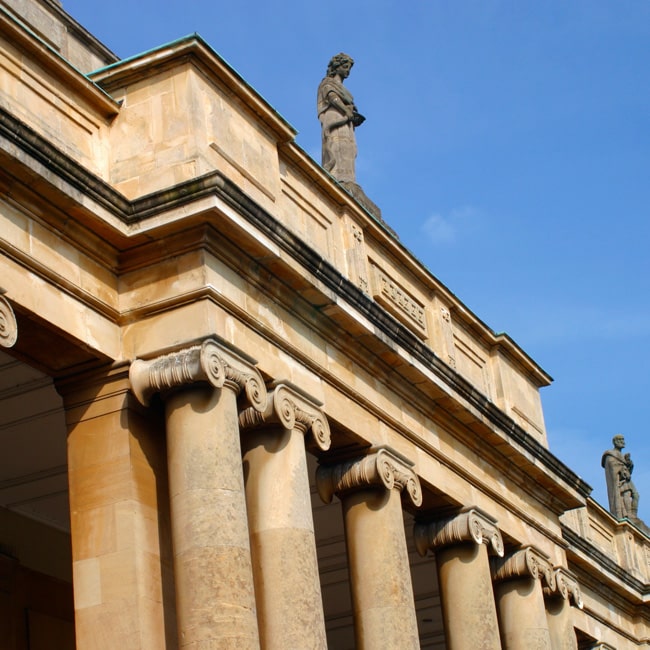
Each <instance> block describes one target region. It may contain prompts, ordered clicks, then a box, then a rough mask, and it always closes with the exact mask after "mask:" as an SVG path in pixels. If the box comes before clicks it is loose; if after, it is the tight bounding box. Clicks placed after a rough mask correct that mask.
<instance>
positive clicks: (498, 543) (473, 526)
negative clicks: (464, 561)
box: [413, 508, 504, 557]
mask: <svg viewBox="0 0 650 650" xmlns="http://www.w3.org/2000/svg"><path fill="white" fill-rule="evenodd" d="M413 535H414V538H415V547H416V549H417V551H418V553H419V554H420V555H421V556H425V555H426V554H427V552H428V551H429V550H432V551H433V550H435V549H437V548H443V547H445V546H452V545H454V544H459V543H463V542H475V543H476V544H485V545H486V546H488V548H489V550H490V551H491V552H492V553H493V554H495V555H498V556H499V557H503V552H504V550H503V538H502V537H501V533H500V531H499V529H498V527H497V522H496V520H495V519H493V518H492V517H490V516H489V515H488V514H486V513H484V512H483V511H481V510H479V509H478V508H469V509H467V510H465V511H463V512H460V513H458V514H457V515H454V516H453V517H448V518H445V519H441V520H438V521H432V522H428V523H416V524H415V527H414V529H413Z"/></svg>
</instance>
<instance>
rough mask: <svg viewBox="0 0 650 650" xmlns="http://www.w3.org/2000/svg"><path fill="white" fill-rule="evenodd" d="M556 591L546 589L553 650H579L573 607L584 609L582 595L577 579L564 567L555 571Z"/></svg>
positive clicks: (547, 616) (547, 615)
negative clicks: (572, 612) (572, 613)
mask: <svg viewBox="0 0 650 650" xmlns="http://www.w3.org/2000/svg"><path fill="white" fill-rule="evenodd" d="M553 577H554V582H555V589H550V588H548V587H546V588H545V589H544V595H545V596H546V618H547V621H548V629H549V632H550V635H551V645H552V646H553V650H578V639H577V637H576V632H575V629H574V627H573V617H572V615H571V605H572V604H573V605H575V606H576V607H577V608H578V609H582V594H581V593H580V586H579V585H578V582H577V580H576V579H575V577H574V576H573V575H572V574H571V573H569V572H568V571H567V570H566V569H564V568H562V567H556V568H555V570H554V575H553Z"/></svg>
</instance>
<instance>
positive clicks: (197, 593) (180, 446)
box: [130, 340, 266, 650]
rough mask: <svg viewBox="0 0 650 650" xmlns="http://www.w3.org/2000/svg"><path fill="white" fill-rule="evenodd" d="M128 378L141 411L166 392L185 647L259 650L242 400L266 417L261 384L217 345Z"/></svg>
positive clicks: (160, 361) (147, 364)
mask: <svg viewBox="0 0 650 650" xmlns="http://www.w3.org/2000/svg"><path fill="white" fill-rule="evenodd" d="M130 378H131V384H132V387H133V391H134V393H135V394H136V396H137V397H138V399H140V401H141V402H143V403H145V404H146V403H147V402H148V400H149V398H150V397H151V396H152V394H153V393H155V392H157V391H163V392H164V395H163V397H164V400H165V414H166V425H167V465H168V472H169V492H170V508H171V518H172V522H171V523H172V526H171V527H172V541H173V547H174V571H175V581H176V606H177V613H178V616H177V618H178V634H179V647H180V648H182V649H185V650H190V649H197V650H198V649H199V648H200V649H204V648H208V647H209V648H215V649H216V648H234V647H237V648H240V649H242V650H243V649H247V648H259V637H258V630H257V617H256V613H255V595H254V586H253V575H252V570H251V558H250V543H249V535H248V522H247V517H246V499H245V495H244V477H243V471H242V464H241V447H240V442H239V422H238V407H237V397H238V395H239V393H240V391H242V390H243V391H244V392H245V396H246V399H247V401H248V403H250V404H251V405H252V406H253V407H254V408H257V409H259V410H263V409H264V408H265V407H266V389H265V388H264V383H263V381H262V378H261V376H260V374H259V372H258V371H257V370H256V369H255V368H254V367H253V366H252V364H251V363H250V362H248V361H247V360H245V359H243V358H242V357H240V356H238V355H237V354H235V353H233V352H232V351H230V350H228V349H227V348H225V347H223V346H222V345H220V344H218V343H217V342H216V341H214V340H207V341H204V342H203V344H202V345H197V346H194V347H191V348H187V349H185V350H181V351H180V352H177V353H174V354H169V355H165V356H162V357H159V358H157V359H154V360H152V361H135V362H134V363H133V364H132V365H131V372H130Z"/></svg>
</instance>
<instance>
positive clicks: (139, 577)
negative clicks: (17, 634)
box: [0, 365, 177, 650]
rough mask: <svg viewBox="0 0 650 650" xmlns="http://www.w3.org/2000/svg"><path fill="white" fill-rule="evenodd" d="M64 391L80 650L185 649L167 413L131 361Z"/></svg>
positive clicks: (68, 382)
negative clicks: (142, 393) (133, 374)
mask: <svg viewBox="0 0 650 650" xmlns="http://www.w3.org/2000/svg"><path fill="white" fill-rule="evenodd" d="M56 388H57V390H58V391H59V393H60V394H61V396H62V397H63V403H64V406H65V418H66V424H67V427H68V440H67V447H68V482H69V494H70V497H69V498H70V527H71V538H72V573H73V589H74V607H75V628H76V638H77V647H78V648H84V650H105V649H106V648H118V649H120V650H136V649H137V650H145V649H148V650H162V649H165V648H169V649H172V648H174V649H175V648H176V647H177V641H176V639H177V632H176V612H175V605H174V583H173V571H172V568H171V565H172V549H171V541H170V530H169V493H168V489H167V469H166V459H165V437H164V426H165V425H164V419H163V417H162V413H161V412H160V409H159V410H158V411H155V410H153V409H152V410H150V411H149V412H148V411H147V410H145V409H143V408H142V406H141V405H140V404H138V403H137V401H136V400H135V398H134V397H133V394H132V393H131V390H130V384H129V379H128V367H127V366H126V365H124V366H113V367H111V368H109V369H107V370H104V371H94V372H89V373H83V374H80V375H77V376H74V377H68V378H66V379H65V380H58V381H57V382H56ZM0 645H1V644H0Z"/></svg>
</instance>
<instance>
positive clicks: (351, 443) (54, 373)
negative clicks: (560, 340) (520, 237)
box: [0, 0, 650, 650]
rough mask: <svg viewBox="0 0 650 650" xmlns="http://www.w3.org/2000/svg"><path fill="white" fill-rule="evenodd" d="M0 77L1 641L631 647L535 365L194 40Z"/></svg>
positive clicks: (629, 581)
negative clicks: (552, 441) (551, 437)
mask: <svg viewBox="0 0 650 650" xmlns="http://www.w3.org/2000/svg"><path fill="white" fill-rule="evenodd" d="M0 67H1V68H2V74H1V75H0V159H1V162H2V164H1V165H0V290H1V292H2V298H1V301H0V345H1V346H2V350H1V351H0V403H1V404H2V409H0V449H1V450H2V453H1V454H0V644H1V643H4V645H2V646H1V647H2V648H3V650H4V648H5V647H6V648H10V649H12V650H13V649H14V648H15V649H18V648H26V647H29V648H32V649H35V650H38V649H40V648H48V649H49V650H64V649H65V650H67V649H70V648H75V647H76V648H79V649H83V650H91V649H95V648H96V649H100V648H101V649H110V650H113V649H115V648H120V649H122V650H131V649H136V648H137V649H145V648H147V649H149V648H150V649H152V650H161V649H167V650H171V649H177V648H183V649H187V650H190V649H191V650H195V649H196V650H198V649H199V648H200V649H203V648H234V647H237V648H265V649H266V648H268V649H277V650H280V649H284V650H287V649H289V650H293V649H303V648H304V649H307V648H309V649H311V648H314V649H316V648H327V647H329V648H332V649H336V650H339V649H340V650H344V649H346V648H367V649H369V650H378V649H381V648H386V650H389V649H394V648H398V647H399V648H453V649H469V648H491V649H492V648H493V649H497V648H507V649H508V650H511V649H516V650H531V649H532V650H536V649H540V650H541V649H551V648H552V649H565V648H567V649H568V648H571V649H575V648H581V649H582V648H618V649H619V650H632V649H635V650H636V649H639V648H648V647H650V613H649V611H648V598H649V584H650V540H649V539H648V537H647V536H646V535H645V534H643V532H642V531H640V530H639V529H638V528H637V527H635V526H633V525H631V524H630V523H629V522H627V521H618V520H616V519H615V518H614V517H612V516H611V515H610V514H609V513H608V512H606V511H605V510H604V509H603V508H601V507H600V506H599V505H598V504H596V503H595V502H594V501H593V500H591V499H590V497H589V493H590V488H589V486H588V485H586V484H585V483H584V482H583V481H582V480H581V479H580V478H579V477H578V476H576V475H575V474H574V472H572V471H571V469H570V468H568V467H566V466H565V465H564V464H562V463H561V462H560V461H558V460H557V459H556V458H555V457H554V456H553V454H552V453H551V451H550V450H549V449H548V444H547V440H546V434H545V428H544V419H543V413H542V407H541V402H540V397H539V389H540V388H541V387H543V386H545V385H547V384H548V383H549V382H550V377H549V376H548V375H547V374H546V373H545V372H544V371H543V370H542V369H541V368H540V367H539V366H538V365H537V364H536V363H535V362H534V361H533V360H532V359H530V357H528V356H527V355H526V353H525V352H524V351H523V350H521V349H520V348H519V347H518V346H517V345H516V344H515V343H514V342H513V341H512V340H510V339H509V338H508V337H507V336H505V335H496V334H494V333H493V332H492V331H491V330H490V329H489V328H488V327H487V326H486V325H485V324H484V323H483V322H482V321H481V320H480V319H479V318H478V317H477V316H475V315H474V314H472V313H471V312H470V311H469V310H468V309H467V308H466V307H465V306H464V305H463V304H462V303H461V302H460V301H459V300H458V298H457V297H456V296H454V295H453V293H452V292H451V291H449V290H448V289H447V288H446V287H445V286H444V285H442V284H441V283H440V282H439V281H438V280H437V279H436V278H435V277H433V276H432V275H431V274H430V273H429V272H428V271H427V270H426V269H424V268H423V267H422V266H421V265H420V264H419V263H418V262H417V260H415V259H414V258H413V257H412V255H411V254H410V253H409V252H408V251H407V250H405V249H404V247H403V246H402V245H401V244H400V243H399V241H397V240H396V239H395V237H394V236H393V235H392V233H391V232H390V231H388V230H387V229H386V228H385V226H384V224H383V223H382V222H380V221H377V220H376V219H374V218H373V217H372V216H371V215H369V214H368V213H367V212H366V211H365V210H364V209H363V208H361V207H360V206H359V204H358V203H356V202H355V201H354V199H353V198H352V197H351V196H350V195H349V194H348V193H347V192H345V191H344V190H342V189H341V187H339V186H338V185H337V184H336V183H334V182H333V181H332V179H331V178H330V177H329V176H328V175H327V174H326V173H324V171H323V170H322V168H321V167H320V166H319V165H318V164H316V163H315V162H314V161H313V160H311V159H310V158H309V156H307V155H306V154H305V152H303V151H302V150H301V149H300V147H298V146H297V145H296V144H295V142H294V136H295V132H294V130H293V129H292V127H291V126H290V125H289V124H288V123H287V122H286V121H284V120H283V119H282V118H281V117H280V116H278V114H277V113H276V112H275V111H274V110H273V109H271V107H269V106H268V105H267V104H266V103H265V102H264V100H263V99H261V98H260V96H259V95H258V94H257V93H256V92H255V90H253V89H252V88H251V87H250V86H248V85H247V84H246V82H245V81H244V80H243V79H241V78H240V77H239V76H238V75H237V74H236V73H235V72H234V71H233V70H232V69H231V68H229V67H228V66H227V64H225V63H224V61H223V60H222V59H221V58H220V57H219V56H218V55H217V54H216V53H215V52H214V51H213V50H212V49H211V48H210V47H209V46H208V45H207V44H206V43H204V42H203V41H202V40H200V39H199V38H198V37H189V38H184V39H181V40H179V41H176V42H174V43H171V44H168V45H164V46H161V47H160V48H158V49H157V50H154V51H150V52H148V53H146V54H143V55H142V56H139V57H134V58H131V59H129V60H125V61H118V60H117V59H116V57H115V56H114V55H113V54H112V53H111V52H110V51H109V50H108V49H106V48H105V47H104V46H103V45H102V44H100V43H98V42H97V41H96V40H95V39H94V38H93V37H92V36H91V35H90V34H88V33H87V32H86V31H85V30H84V29H83V28H82V27H80V26H79V25H78V24H76V23H75V21H74V20H73V19H72V18H70V17H69V16H68V15H67V14H65V13H64V12H63V10H62V8H61V7H60V5H59V4H58V3H56V2H54V0H4V1H3V2H0ZM26 639H29V641H26ZM5 640H6V641H5ZM27 643H29V645H26V644H27Z"/></svg>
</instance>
